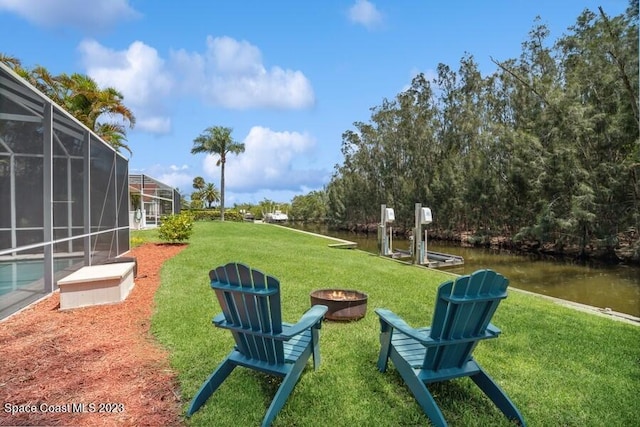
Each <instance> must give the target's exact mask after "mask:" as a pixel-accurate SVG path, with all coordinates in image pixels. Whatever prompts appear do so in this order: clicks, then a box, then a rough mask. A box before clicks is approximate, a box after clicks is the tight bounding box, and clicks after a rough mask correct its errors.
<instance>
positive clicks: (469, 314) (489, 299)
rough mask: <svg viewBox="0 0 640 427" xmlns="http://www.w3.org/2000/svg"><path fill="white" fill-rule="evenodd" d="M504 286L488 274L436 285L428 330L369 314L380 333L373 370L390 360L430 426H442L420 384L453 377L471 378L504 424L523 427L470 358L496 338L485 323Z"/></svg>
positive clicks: (504, 293)
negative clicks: (505, 420) (506, 420)
mask: <svg viewBox="0 0 640 427" xmlns="http://www.w3.org/2000/svg"><path fill="white" fill-rule="evenodd" d="M508 285H509V281H508V280H507V279H505V278H504V276H502V275H500V274H498V273H496V272H495V271H491V270H478V271H476V272H474V273H472V274H471V275H467V276H462V277H459V278H457V279H456V280H455V281H448V282H445V283H443V284H441V285H440V287H439V288H438V296H437V301H436V307H435V312H434V314H433V322H432V325H431V327H430V328H419V329H414V328H412V327H411V326H409V325H408V324H407V323H406V322H405V321H404V320H402V319H401V318H400V317H398V316H397V315H395V314H394V313H393V312H391V311H389V310H386V309H376V310H375V311H376V313H377V314H378V316H379V317H380V328H381V332H380V343H381V348H380V356H379V358H378V369H379V370H380V372H385V371H386V369H387V364H388V360H389V358H390V359H391V361H392V362H393V364H394V366H395V367H396V369H397V370H398V372H399V373H400V375H401V376H402V378H403V380H404V381H405V383H406V384H407V386H408V387H409V389H410V390H411V392H412V393H413V395H414V397H415V398H416V400H417V401H418V403H419V404H420V406H421V407H422V410H423V411H424V413H425V414H426V415H427V416H428V417H429V419H430V420H431V422H432V423H433V424H434V425H437V426H446V425H447V423H446V421H445V419H444V416H443V415H442V411H440V408H439V407H438V405H437V404H436V402H435V400H434V399H433V396H431V393H430V392H429V389H428V388H427V386H426V384H429V383H434V382H439V381H445V380H450V379H454V378H459V377H471V379H472V380H473V382H475V383H476V385H478V387H480V389H481V390H482V391H483V392H484V393H485V394H486V395H487V396H488V397H489V398H490V399H491V400H492V401H493V402H494V403H495V405H496V406H497V407H498V408H499V409H500V410H501V411H502V412H503V413H504V414H505V415H506V416H507V417H508V418H509V419H511V420H513V421H516V422H518V423H520V425H522V426H524V425H526V424H525V421H524V419H523V418H522V415H521V414H520V412H519V411H518V409H517V408H516V407H515V405H514V404H513V402H512V401H511V400H510V399H509V397H507V395H506V393H505V392H504V391H503V390H502V389H501V388H500V387H499V386H498V385H497V384H496V383H495V382H494V381H493V379H492V378H491V377H490V376H489V375H488V374H487V373H486V372H485V371H484V370H483V369H482V368H481V367H480V365H479V364H478V362H477V361H476V360H475V359H474V358H473V356H472V353H473V350H474V348H475V347H476V344H477V343H478V342H479V341H480V340H484V339H488V338H496V337H498V335H499V334H500V330H499V329H498V328H496V327H495V326H494V325H492V324H491V323H489V322H490V321H491V317H492V316H493V313H494V312H495V311H496V308H497V307H498V304H499V303H500V301H501V300H502V299H504V298H506V297H507V286H508Z"/></svg>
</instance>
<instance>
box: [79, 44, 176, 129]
mask: <svg viewBox="0 0 640 427" xmlns="http://www.w3.org/2000/svg"><path fill="white" fill-rule="evenodd" d="M79 50H80V53H81V55H82V62H83V63H84V65H85V67H86V69H87V74H88V75H89V76H91V77H92V78H93V79H95V80H96V82H97V83H98V84H99V85H100V86H101V87H105V86H112V87H114V88H116V89H117V90H119V91H120V92H121V93H122V94H123V96H124V104H125V105H127V106H128V107H129V108H131V110H132V111H133V113H134V115H135V116H136V119H137V123H136V129H140V130H144V131H148V132H151V133H157V134H163V133H168V132H169V131H170V130H171V119H170V118H169V117H168V116H167V115H166V112H165V107H164V99H165V97H166V96H167V95H168V94H169V93H170V91H171V89H172V87H173V85H174V80H173V77H172V76H171V75H170V74H169V73H168V72H167V71H165V66H164V60H162V58H160V56H159V55H158V52H157V51H156V50H155V49H154V48H152V47H150V46H147V45H146V44H144V43H142V42H140V41H135V42H133V43H131V45H129V47H128V48H127V49H126V50H121V51H116V50H113V49H109V48H107V47H104V46H102V45H101V44H100V43H98V42H97V41H95V40H84V41H83V42H82V43H80V46H79Z"/></svg>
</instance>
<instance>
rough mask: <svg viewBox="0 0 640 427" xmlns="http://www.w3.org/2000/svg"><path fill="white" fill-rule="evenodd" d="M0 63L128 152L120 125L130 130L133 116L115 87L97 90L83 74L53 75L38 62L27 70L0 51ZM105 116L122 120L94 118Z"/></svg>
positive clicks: (116, 146)
mask: <svg viewBox="0 0 640 427" xmlns="http://www.w3.org/2000/svg"><path fill="white" fill-rule="evenodd" d="M0 62H3V63H5V64H7V65H8V66H9V67H10V68H11V69H13V71H15V72H16V73H17V74H18V75H19V76H20V77H22V78H23V79H25V80H26V81H28V82H29V83H31V84H32V85H33V86H35V87H36V88H37V89H38V90H40V91H41V92H42V93H44V94H45V95H46V96H48V97H49V98H51V100H52V101H53V102H55V103H56V104H58V105H60V106H61V107H63V108H64V109H65V110H67V111H68V112H69V113H70V114H71V115H72V116H74V117H75V118H76V119H78V120H79V121H80V122H82V123H83V124H84V125H85V126H87V127H88V128H89V129H91V130H92V131H94V132H95V133H96V134H97V135H98V136H99V137H101V138H102V139H103V140H104V141H106V142H107V143H108V144H110V145H111V146H113V147H114V148H115V149H116V150H118V151H120V148H124V149H125V150H127V151H129V153H131V149H130V148H129V146H127V145H126V144H125V143H124V141H126V140H127V139H126V129H125V126H124V124H126V123H127V122H128V123H129V127H130V128H131V129H133V127H134V125H135V122H136V118H135V116H134V115H133V113H132V112H131V110H129V108H127V107H126V106H125V105H124V104H123V103H122V100H123V96H122V94H121V93H120V92H118V91H117V90H116V89H114V88H112V87H107V88H104V89H101V88H99V87H98V84H97V83H96V81H95V80H93V79H92V78H91V77H89V76H87V75H84V74H78V73H74V74H71V75H70V76H69V75H67V74H64V73H63V74H60V75H59V76H53V75H51V74H50V73H49V71H48V70H47V69H46V68H45V67H43V66H40V65H38V66H36V67H34V68H32V69H28V68H25V67H23V66H22V63H21V62H20V60H19V59H17V58H14V57H12V56H9V55H4V54H2V53H0ZM105 116H109V117H114V116H117V117H118V118H119V119H120V120H121V122H122V123H118V122H111V121H98V119H101V118H104V117H105Z"/></svg>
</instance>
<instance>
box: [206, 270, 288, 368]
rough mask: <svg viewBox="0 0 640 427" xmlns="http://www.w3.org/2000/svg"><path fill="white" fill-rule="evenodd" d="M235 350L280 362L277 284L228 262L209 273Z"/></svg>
mask: <svg viewBox="0 0 640 427" xmlns="http://www.w3.org/2000/svg"><path fill="white" fill-rule="evenodd" d="M209 278H210V279H211V288H212V289H213V290H214V291H215V293H216V296H217V298H218V302H219V303H220V307H221V308H222V312H223V313H224V317H225V320H226V325H225V326H223V327H225V328H227V329H230V330H231V333H232V334H233V337H234V339H235V342H236V348H237V350H238V351H239V352H240V353H242V354H243V355H244V356H246V357H249V358H251V359H255V360H259V361H263V362H267V363H270V364H282V363H284V351H283V342H282V340H276V339H274V338H273V337H274V335H277V334H280V333H281V332H282V314H281V309H280V282H279V281H278V279H276V278H275V277H273V276H269V275H266V274H264V273H263V272H261V271H259V270H256V269H252V268H250V267H248V266H246V265H244V264H240V263H229V264H227V265H224V266H220V267H218V268H216V269H214V270H211V271H210V272H209Z"/></svg>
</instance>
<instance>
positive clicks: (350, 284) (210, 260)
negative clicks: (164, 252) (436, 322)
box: [133, 222, 640, 426]
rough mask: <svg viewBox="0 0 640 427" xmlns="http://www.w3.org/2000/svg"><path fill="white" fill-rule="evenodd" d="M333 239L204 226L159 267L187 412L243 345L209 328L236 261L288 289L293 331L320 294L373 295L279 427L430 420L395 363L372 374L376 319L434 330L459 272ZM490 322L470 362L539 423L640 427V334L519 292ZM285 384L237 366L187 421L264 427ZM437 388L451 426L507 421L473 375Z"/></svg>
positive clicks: (163, 337)
mask: <svg viewBox="0 0 640 427" xmlns="http://www.w3.org/2000/svg"><path fill="white" fill-rule="evenodd" d="M136 235H137V232H136V233H134V234H133V236H136ZM149 236H151V237H152V235H150V234H147V235H146V238H149ZM331 242H332V241H331V240H328V239H325V238H321V237H314V236H310V235H306V234H302V233H297V232H294V231H292V230H289V229H284V228H280V227H276V226H271V225H266V224H251V223H233V222H224V223H221V222H202V223H197V224H196V226H195V231H194V234H193V236H192V237H191V239H190V241H189V247H188V248H187V249H186V250H184V251H183V252H182V253H180V254H179V255H178V256H176V257H175V258H173V259H171V260H169V261H168V262H167V263H165V265H164V267H163V269H162V272H161V278H162V283H161V286H160V289H159V290H158V293H157V294H156V303H157V307H156V313H155V315H154V317H153V320H152V331H153V333H154V334H155V336H156V337H157V338H158V339H159V341H160V342H161V343H162V344H163V345H164V346H165V347H166V348H167V349H168V350H169V351H170V353H171V363H172V366H173V368H174V369H175V370H176V371H177V372H178V376H179V381H180V388H181V397H182V401H183V410H185V411H186V408H187V406H188V404H189V401H190V399H191V398H192V397H193V395H194V394H195V393H196V392H197V390H198V388H199V387H200V385H201V384H202V382H204V380H205V379H206V378H207V377H208V376H209V374H210V373H211V372H212V371H213V370H214V369H215V368H216V366H217V365H218V364H219V363H220V362H221V361H222V359H223V358H224V357H225V356H226V355H227V354H228V353H229V352H230V351H231V349H232V347H233V340H232V337H231V334H230V333H229V332H228V331H225V330H222V329H219V328H214V327H213V326H212V325H211V322H210V320H211V318H212V317H213V316H214V315H216V314H218V313H219V312H220V307H219V306H218V303H217V301H216V300H215V297H214V294H213V291H212V290H211V289H210V287H209V280H208V272H209V270H210V269H212V268H214V267H217V266H219V265H222V264H226V263H227V262H230V261H239V262H243V263H246V264H248V265H249V266H251V267H254V268H258V269H260V270H262V271H264V272H266V273H268V274H272V275H274V276H276V277H277V278H279V279H280V282H281V289H282V305H283V311H284V313H283V317H284V320H285V321H288V322H295V321H297V320H298V318H299V317H300V316H301V315H302V313H304V311H306V310H307V309H308V308H309V305H310V301H309V293H310V292H311V291H313V290H315V289H320V288H333V287H340V288H347V289H357V290H360V291H363V292H366V293H367V294H368V295H369V302H368V310H367V315H366V317H365V318H364V319H362V320H360V321H357V322H352V323H335V322H325V323H324V324H323V327H322V329H321V331H320V336H321V339H320V348H321V354H322V364H321V366H320V369H319V370H318V371H313V369H312V368H311V362H309V364H308V366H307V369H306V370H305V372H304V373H303V375H302V377H301V379H300V381H299V382H298V384H297V386H296V387H295V389H294V391H293V392H292V394H291V396H290V397H289V400H288V401H287V403H286V405H285V406H284V408H283V409H282V411H280V413H279V415H278V417H276V419H275V421H274V423H273V425H274V426H319V425H323V426H415V425H425V424H427V422H428V419H427V417H426V416H425V415H424V414H423V412H422V410H421V408H420V407H419V406H418V404H417V403H416V402H415V400H414V399H413V396H412V395H411V393H410V392H409V390H408V388H407V387H406V386H405V385H404V384H403V382H402V380H401V378H400V376H399V375H398V373H397V371H396V370H395V369H394V368H393V365H390V369H389V370H388V371H387V373H385V374H381V373H380V372H378V370H377V369H376V360H377V356H378V350H379V343H378V333H379V323H378V319H377V316H376V315H375V313H374V312H373V310H374V309H375V308H377V307H385V308H388V309H391V310H393V311H394V312H396V313H397V314H399V315H401V316H402V317H403V318H404V319H405V320H406V321H407V322H408V323H409V324H410V325H412V326H416V327H417V326H427V325H429V324H430V322H431V316H432V314H433V308H434V298H435V293H436V288H437V286H438V284H439V283H441V282H443V281H444V280H446V279H448V278H449V277H450V276H449V275H447V274H446V273H444V272H439V271H433V270H425V269H422V268H418V267H414V266H408V265H405V264H401V263H397V262H393V261H390V260H387V259H383V258H380V257H377V256H374V255H371V254H369V253H366V252H363V251H358V250H347V249H332V248H329V247H328V244H329V243H331ZM493 323H494V324H495V325H496V326H498V327H499V328H501V329H502V332H503V333H502V335H501V336H500V338H498V339H496V340H489V341H484V342H482V343H480V344H479V346H478V347H477V349H476V351H475V353H474V354H475V356H476V359H477V360H478V361H479V362H480V364H481V365H482V366H483V367H484V368H485V369H486V370H487V371H488V372H489V374H490V375H492V376H493V378H494V379H495V380H496V382H498V384H500V386H501V387H502V388H503V389H504V390H505V391H506V392H507V393H508V394H509V396H510V397H511V399H512V400H513V401H514V402H515V404H516V405H517V406H518V408H519V409H520V411H521V413H522V414H523V416H524V417H525V419H526V420H527V422H528V424H529V425H530V426H560V425H562V426H630V425H636V423H637V422H638V419H640V410H639V409H638V395H639V393H640V327H637V326H634V325H629V324H626V323H622V322H617V321H614V320H610V319H607V318H602V317H599V316H595V315H592V314H588V313H584V312H580V311H576V310H573V309H570V308H567V307H563V306H560V305H556V304H554V303H552V302H550V301H547V300H545V299H542V298H538V297H535V296H530V295H526V294H521V293H518V292H510V294H509V297H508V298H507V299H506V300H505V301H503V302H502V304H501V305H500V307H499V308H498V311H497V313H496V315H495V316H494V318H493ZM278 381H279V380H278V379H276V378H271V377H267V376H264V375H262V374H259V373H254V372H252V371H249V370H247V369H242V368H238V369H236V370H235V371H234V372H233V373H232V374H231V376H230V377H229V378H228V379H227V380H226V381H225V383H224V384H223V385H222V387H220V389H218V391H217V392H216V393H215V394H214V395H213V396H212V397H211V398H209V400H208V401H207V403H206V404H205V405H204V406H203V407H202V408H201V409H200V411H199V412H197V413H196V414H195V415H194V416H193V417H192V418H190V419H186V421H185V422H186V424H188V425H194V426H195V425H201V426H213V425H215V426H253V425H259V424H260V422H261V420H262V418H263V416H264V414H265V412H266V409H267V407H268V405H269V403H270V402H271V399H272V397H273V395H274V393H275V391H276V390H277V385H278ZM429 388H430V390H431V392H432V394H433V395H434V397H435V399H436V401H437V402H438V404H439V405H440V408H441V409H442V411H443V413H444V416H445V418H446V419H447V421H448V422H449V424H450V425H453V426H476V425H477V426H486V425H509V423H508V421H507V420H506V419H505V418H504V417H503V415H502V413H501V412H499V411H498V410H497V409H496V408H495V407H494V406H493V404H492V403H491V402H490V401H489V400H488V399H487V398H485V397H484V395H483V394H482V393H481V392H480V391H479V389H478V388H477V387H476V386H475V385H474V384H473V383H472V382H471V381H470V380H469V379H468V378H464V379H458V380H453V381H449V382H445V383H439V384H436V385H432V386H430V387H429Z"/></svg>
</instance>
